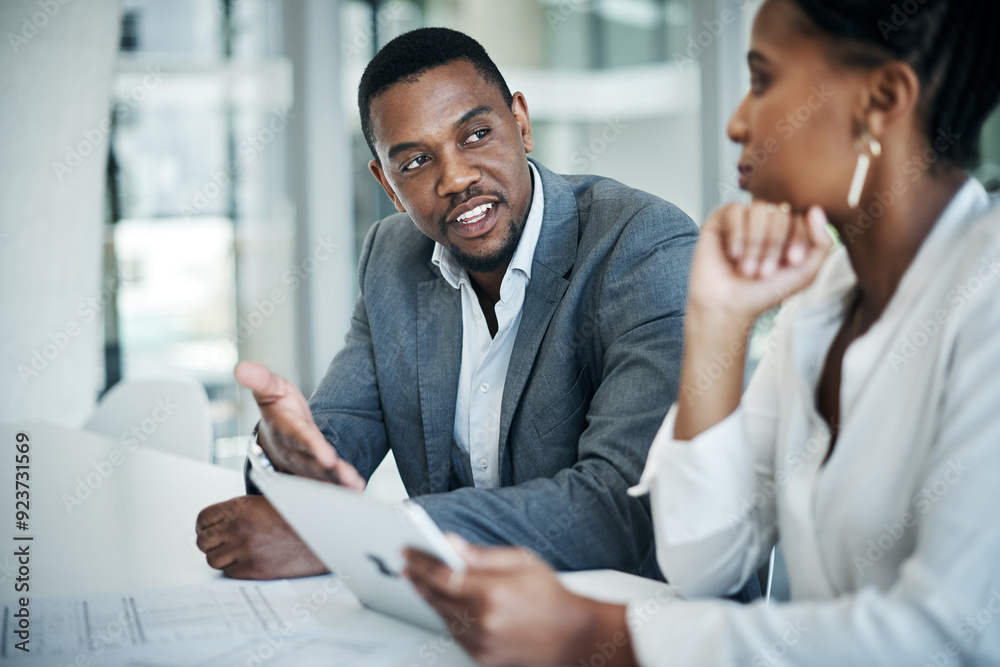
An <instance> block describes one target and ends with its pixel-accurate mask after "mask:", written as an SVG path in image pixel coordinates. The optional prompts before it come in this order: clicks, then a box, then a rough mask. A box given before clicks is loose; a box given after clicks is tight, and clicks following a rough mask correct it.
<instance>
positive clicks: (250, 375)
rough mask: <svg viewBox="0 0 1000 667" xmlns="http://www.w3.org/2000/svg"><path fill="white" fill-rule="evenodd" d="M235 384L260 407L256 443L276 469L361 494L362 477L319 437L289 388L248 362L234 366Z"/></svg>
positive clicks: (300, 400) (300, 399)
mask: <svg viewBox="0 0 1000 667" xmlns="http://www.w3.org/2000/svg"><path fill="white" fill-rule="evenodd" d="M236 380H237V382H239V383H240V384H241V385H243V386H244V387H246V388H247V389H249V390H251V391H252V392H253V397H254V399H256V401H257V405H258V406H259V407H260V416H261V420H260V427H259V428H258V430H257V442H258V443H260V446H261V447H262V448H263V449H264V452H265V453H266V454H267V456H268V458H269V459H271V463H272V464H274V467H275V469H276V470H279V471H281V472H288V473H292V474H294V475H300V476H302V477H310V478H312V479H318V480H320V481H323V482H332V483H334V484H338V485H340V486H346V487H348V488H351V489H354V490H355V491H364V490H365V480H364V478H363V477H362V476H361V475H359V474H358V471H357V470H356V469H355V468H354V466H352V465H351V464H350V463H348V462H347V461H345V460H344V459H342V458H340V457H339V456H338V455H337V451H336V450H335V449H334V448H333V446H332V445H330V443H329V442H327V440H326V438H325V437H323V433H322V432H320V430H319V427H318V426H316V422H315V421H313V417H312V412H311V411H310V410H309V404H308V403H307V402H306V399H305V396H303V395H302V392H300V391H299V390H298V388H297V387H296V386H295V385H293V384H292V383H291V382H289V381H288V380H286V379H285V378H283V377H281V376H280V375H275V374H274V373H272V372H271V371H270V370H268V368H267V367H266V366H263V365H261V364H255V363H252V362H249V361H244V362H242V363H240V364H239V365H238V366H236Z"/></svg>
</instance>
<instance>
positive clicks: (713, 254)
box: [688, 200, 833, 325]
mask: <svg viewBox="0 0 1000 667" xmlns="http://www.w3.org/2000/svg"><path fill="white" fill-rule="evenodd" d="M826 224H827V221H826V215H825V214H824V213H823V210H822V209H821V208H819V207H818V206H813V207H811V208H810V209H809V210H808V211H807V212H795V211H792V209H791V207H790V206H788V205H787V204H780V205H779V204H771V203H767V202H763V201H759V200H755V201H754V202H753V203H752V204H750V205H749V206H744V205H742V204H736V203H733V204H728V205H727V206H724V207H722V208H720V209H719V210H717V211H716V212H715V213H713V214H712V215H711V217H709V219H708V220H707V221H706V222H705V224H704V226H702V230H701V236H700V238H699V240H698V245H697V247H696V249H695V256H694V264H693V265H692V267H691V283H690V287H689V301H688V304H689V305H688V310H689V312H691V311H695V312H696V313H712V314H713V318H712V319H715V320H716V321H717V320H718V317H721V318H723V319H724V320H727V321H729V322H731V323H733V324H743V325H747V324H749V323H751V322H752V321H753V320H754V319H755V318H756V317H757V316H759V315H760V314H762V313H764V312H766V311H768V310H770V309H771V308H774V307H775V306H776V305H778V304H779V303H780V302H781V301H783V300H784V299H786V298H788V297H789V296H791V295H793V294H795V293H796V292H798V291H800V290H802V289H803V288H805V287H806V286H807V285H809V284H810V283H811V282H812V281H813V280H814V279H815V278H816V274H817V273H819V269H820V267H821V266H822V265H823V261H824V260H825V259H826V256H827V254H828V253H829V251H830V248H831V247H832V246H833V240H832V238H831V237H830V234H829V232H828V231H827V229H826Z"/></svg>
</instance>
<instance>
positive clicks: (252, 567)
mask: <svg viewBox="0 0 1000 667" xmlns="http://www.w3.org/2000/svg"><path fill="white" fill-rule="evenodd" d="M195 531H196V532H197V534H198V539H197V542H196V544H197V545H198V548H199V549H201V550H202V551H203V552H205V555H206V557H207V558H208V564H209V565H211V566H212V567H214V568H215V569H216V570H222V571H223V572H224V573H225V574H226V576H227V577H232V578H234V579H288V578H294V577H309V576H312V575H316V574H325V573H327V572H329V570H328V569H327V568H326V566H325V565H323V563H322V561H320V560H319V559H318V558H317V557H316V555H315V554H313V552H312V551H310V549H309V547H307V546H306V544H305V542H303V541H302V540H301V538H299V536H298V535H297V534H296V533H295V531H294V530H292V527H291V526H289V525H288V524H287V523H286V522H285V520H284V519H283V518H282V517H281V515H280V514H278V510H276V509H274V506H273V505H271V503H270V502H268V500H267V499H266V498H263V497H261V496H240V497H239V498H233V499H232V500H227V501H225V502H222V503H218V504H217V505H211V506H209V507H206V508H205V509H203V510H202V511H201V512H200V513H199V514H198V520H197V522H196V523H195Z"/></svg>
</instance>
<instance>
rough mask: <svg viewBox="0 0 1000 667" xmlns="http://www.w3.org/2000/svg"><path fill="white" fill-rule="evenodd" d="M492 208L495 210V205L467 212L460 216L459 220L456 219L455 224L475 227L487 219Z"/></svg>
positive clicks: (483, 206)
mask: <svg viewBox="0 0 1000 667" xmlns="http://www.w3.org/2000/svg"><path fill="white" fill-rule="evenodd" d="M491 208H493V204H482V205H480V206H477V207H476V208H474V209H472V210H471V211H466V212H465V213H463V214H462V215H460V216H458V218H456V219H455V222H458V223H461V224H463V225H473V224H475V223H477V222H479V221H480V220H482V219H483V218H485V217H486V213H487V211H489V210H490V209H491Z"/></svg>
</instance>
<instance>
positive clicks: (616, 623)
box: [565, 596, 637, 667]
mask: <svg viewBox="0 0 1000 667" xmlns="http://www.w3.org/2000/svg"><path fill="white" fill-rule="evenodd" d="M574 597H575V598H576V600H575V601H574V602H575V604H574V605H573V606H574V607H575V609H576V610H577V613H578V614H579V619H580V620H579V622H577V623H575V625H576V628H577V631H576V632H575V637H574V639H573V641H571V642H570V645H571V651H570V652H568V653H567V655H566V656H565V662H566V664H573V665H577V664H585V665H592V664H597V663H598V662H599V663H601V664H603V665H606V667H632V666H633V665H636V664H637V662H636V659H635V654H634V653H633V651H632V638H631V636H630V635H629V631H628V623H627V621H626V607H625V606H624V605H619V604H610V603H607V602H600V601H599V600H594V599H592V598H585V597H581V596H574ZM598 656H600V659H599V660H598V659H597V658H598Z"/></svg>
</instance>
